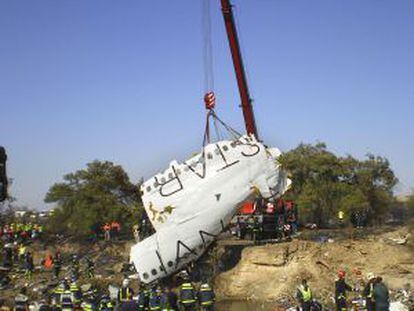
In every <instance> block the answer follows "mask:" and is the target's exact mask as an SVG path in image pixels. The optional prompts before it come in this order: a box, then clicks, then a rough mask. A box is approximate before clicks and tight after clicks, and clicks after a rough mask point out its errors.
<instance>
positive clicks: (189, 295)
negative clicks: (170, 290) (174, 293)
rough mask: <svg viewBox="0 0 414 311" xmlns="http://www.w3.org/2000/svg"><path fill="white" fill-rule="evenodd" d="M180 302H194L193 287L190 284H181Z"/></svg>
mask: <svg viewBox="0 0 414 311" xmlns="http://www.w3.org/2000/svg"><path fill="white" fill-rule="evenodd" d="M180 300H181V303H182V304H184V305H185V304H191V303H194V302H196V299H195V295H194V287H193V285H192V284H191V283H183V284H182V285H181V289H180Z"/></svg>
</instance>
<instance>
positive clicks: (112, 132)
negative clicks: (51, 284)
mask: <svg viewBox="0 0 414 311" xmlns="http://www.w3.org/2000/svg"><path fill="white" fill-rule="evenodd" d="M211 2H212V15H213V16H212V25H213V45H214V69H215V86H216V87H215V91H216V94H217V98H218V103H217V111H218V113H219V115H220V116H221V117H222V118H223V119H224V120H226V121H227V122H228V123H229V124H231V125H233V126H234V127H235V128H237V129H239V130H243V123H242V113H241V111H240V108H239V107H238V104H239V97H238V92H237V88H236V83H235V77H234V72H233V69H232V66H231V59H230V54H229V49H228V43H227V40H226V36H225V32H224V25H223V20H222V16H221V12H220V9H219V0H211ZM233 3H234V4H235V5H236V15H237V20H238V26H239V30H240V32H241V41H242V42H241V43H242V49H243V53H244V58H245V63H246V65H247V70H248V77H249V82H250V86H251V93H252V97H253V98H254V100H255V106H254V108H255V112H256V117H257V123H258V126H259V129H260V133H261V136H262V138H263V139H264V141H265V142H266V143H267V144H269V145H274V146H277V147H279V148H280V149H282V150H289V149H291V148H294V147H295V146H296V145H297V144H298V143H300V142H311V143H313V142H316V141H318V140H319V141H324V142H326V143H327V144H328V147H329V148H331V149H332V150H334V151H335V152H337V153H339V154H347V153H350V154H352V155H354V156H357V157H363V156H364V155H365V154H366V153H368V152H372V153H374V154H379V155H383V156H385V157H387V158H388V159H389V160H390V161H391V163H392V166H393V168H394V169H395V171H396V173H397V175H398V177H399V179H400V180H401V181H402V183H401V185H399V188H398V190H399V191H403V192H406V191H408V190H409V189H410V188H411V187H412V186H414V165H413V160H414V142H413V134H414V122H413V117H414V20H413V16H414V15H413V14H414V1H413V0H341V1H339V0H338V1H337V0H311V1H310V0H233ZM201 7H202V6H201V0H174V1H171V0H147V1H144V0H123V1H114V0H111V1H109V0H59V1H56V0H36V1H29V0H26V1H23V0H0V108H1V109H0V126H1V130H0V145H4V146H5V147H6V148H7V151H8V155H9V162H8V164H9V165H8V171H9V175H10V177H12V178H14V184H13V185H12V189H11V190H12V195H14V196H16V197H17V198H18V200H19V202H20V203H21V204H27V205H29V206H31V207H35V208H43V207H44V204H43V198H44V195H45V193H46V191H47V189H48V188H49V187H50V186H51V185H52V184H53V183H54V182H57V181H60V180H61V177H62V175H63V174H65V173H68V172H72V171H74V170H77V169H80V168H82V167H84V165H85V164H86V163H87V162H89V161H92V160H94V159H102V160H111V161H114V162H116V163H119V164H121V165H123V166H124V167H125V169H126V170H127V172H128V173H129V174H130V176H131V177H132V179H133V180H134V181H137V180H138V179H139V178H140V177H141V176H143V177H150V176H151V174H153V173H155V172H156V171H157V170H158V169H163V168H165V167H166V165H167V164H168V163H169V161H170V160H171V159H173V158H176V159H178V160H183V159H184V158H185V157H186V156H187V155H189V154H190V153H191V152H193V151H196V150H198V149H199V148H200V146H201V140H202V132H203V127H204V119H205V116H204V114H205V112H204V108H203V103H202V96H203V91H204V86H203V57H202V27H201V16H202V15H201V12H202V10H201Z"/></svg>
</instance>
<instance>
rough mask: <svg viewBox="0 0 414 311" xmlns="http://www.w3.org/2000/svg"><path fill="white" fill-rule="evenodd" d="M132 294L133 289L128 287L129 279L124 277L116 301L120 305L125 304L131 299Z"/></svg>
mask: <svg viewBox="0 0 414 311" xmlns="http://www.w3.org/2000/svg"><path fill="white" fill-rule="evenodd" d="M133 296H134V292H133V290H132V289H131V288H130V287H129V280H128V279H124V280H123V281H122V288H121V289H120V290H119V293H118V302H119V303H121V306H122V305H126V304H127V303H128V302H130V301H131V300H132V297H133Z"/></svg>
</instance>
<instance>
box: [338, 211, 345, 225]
mask: <svg viewBox="0 0 414 311" xmlns="http://www.w3.org/2000/svg"><path fill="white" fill-rule="evenodd" d="M344 217H345V213H344V211H342V210H340V211H339V212H338V222H339V225H340V226H342V225H343V223H344Z"/></svg>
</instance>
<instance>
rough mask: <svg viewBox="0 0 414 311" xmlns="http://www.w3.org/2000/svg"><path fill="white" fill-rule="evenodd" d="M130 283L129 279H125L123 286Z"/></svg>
mask: <svg viewBox="0 0 414 311" xmlns="http://www.w3.org/2000/svg"><path fill="white" fill-rule="evenodd" d="M128 285H129V280H128V279H124V280H123V281H122V286H123V287H127V286H128Z"/></svg>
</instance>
